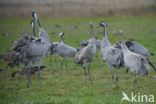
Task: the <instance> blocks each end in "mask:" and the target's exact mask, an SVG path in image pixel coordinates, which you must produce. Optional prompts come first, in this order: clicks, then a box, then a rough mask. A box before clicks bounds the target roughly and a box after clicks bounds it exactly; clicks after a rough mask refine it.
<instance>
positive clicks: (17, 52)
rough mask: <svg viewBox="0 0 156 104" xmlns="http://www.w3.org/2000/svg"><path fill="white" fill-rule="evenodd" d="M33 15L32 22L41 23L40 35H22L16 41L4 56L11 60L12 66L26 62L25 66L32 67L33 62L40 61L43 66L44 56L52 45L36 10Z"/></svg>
mask: <svg viewBox="0 0 156 104" xmlns="http://www.w3.org/2000/svg"><path fill="white" fill-rule="evenodd" d="M32 15H34V16H33V17H34V21H33V22H32V23H34V22H35V21H37V22H38V25H39V31H40V33H39V37H29V36H24V37H22V38H21V39H19V40H18V41H17V42H16V43H15V45H14V46H13V48H12V49H11V50H10V51H9V52H8V53H7V54H6V55H4V56H3V60H4V59H5V60H7V61H8V62H9V64H8V65H10V66H12V67H14V66H16V65H20V64H24V65H25V67H31V66H32V64H33V63H38V64H39V66H41V62H42V58H43V57H44V56H46V55H47V54H48V52H49V49H50V45H51V44H50V41H49V36H48V34H47V32H46V31H45V30H44V29H43V28H42V26H41V24H40V22H39V20H38V18H37V14H36V12H33V13H32ZM32 26H34V25H32ZM33 29H34V28H33Z"/></svg>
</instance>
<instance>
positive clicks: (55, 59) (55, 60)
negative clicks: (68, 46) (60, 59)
mask: <svg viewBox="0 0 156 104" xmlns="http://www.w3.org/2000/svg"><path fill="white" fill-rule="evenodd" d="M54 62H55V65H56V69H57V68H58V65H57V58H56V55H54Z"/></svg>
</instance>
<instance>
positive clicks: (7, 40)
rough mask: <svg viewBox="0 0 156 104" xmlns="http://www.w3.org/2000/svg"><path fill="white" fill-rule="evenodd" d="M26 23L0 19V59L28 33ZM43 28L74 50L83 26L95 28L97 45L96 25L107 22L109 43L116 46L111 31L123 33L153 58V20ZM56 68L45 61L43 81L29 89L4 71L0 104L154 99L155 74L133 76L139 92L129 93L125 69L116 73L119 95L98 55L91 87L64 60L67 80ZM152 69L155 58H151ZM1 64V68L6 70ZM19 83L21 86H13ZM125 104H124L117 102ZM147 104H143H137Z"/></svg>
mask: <svg viewBox="0 0 156 104" xmlns="http://www.w3.org/2000/svg"><path fill="white" fill-rule="evenodd" d="M30 20H31V19H21V18H18V19H14V18H13V19H0V54H4V53H5V52H7V51H8V50H9V48H10V47H11V46H12V44H13V42H14V41H15V40H17V39H18V38H19V37H21V36H22V34H23V33H25V32H29V33H31V26H30V22H29V21H30ZM40 21H41V23H42V24H43V27H44V28H45V29H46V30H47V32H48V33H49V36H50V39H51V41H59V37H58V34H59V32H62V31H63V32H65V43H66V44H69V45H71V46H74V47H78V46H79V42H80V41H81V40H83V39H88V23H89V22H90V21H92V22H94V23H95V33H96V36H97V37H98V38H99V39H101V40H102V36H101V35H100V33H101V31H102V29H101V28H100V27H99V26H98V23H99V22H100V21H106V22H107V23H108V24H109V25H110V27H108V35H109V38H110V41H111V42H112V43H116V42H117V41H118V40H119V37H117V36H114V35H112V31H114V30H118V29H122V30H123V31H124V32H125V37H126V39H129V38H133V39H134V40H135V41H137V42H140V43H142V44H143V45H144V46H145V47H147V48H148V49H149V50H150V51H152V52H153V53H155V54H156V24H155V23H156V18H155V16H143V17H128V16H125V17H106V18H104V17H101V18H63V19H52V18H51V19H50V18H47V19H44V18H41V19H40ZM57 60H58V64H57V65H56V64H55V63H54V57H53V56H50V57H46V58H45V59H44V65H46V66H47V68H46V69H45V70H44V71H43V72H42V79H41V80H38V79H37V78H35V77H33V78H32V86H31V87H30V88H27V87H26V80H25V79H20V78H11V73H12V72H13V71H15V70H21V69H20V68H14V69H11V68H9V69H7V70H5V71H3V72H0V79H1V81H0V104H120V102H121V98H122V92H123V91H124V92H125V93H127V94H128V95H130V94H131V92H134V93H136V94H137V93H141V94H147V95H151V94H152V95H154V96H155V97H156V78H155V76H156V75H155V74H156V73H155V72H154V71H153V70H152V69H151V70H149V75H148V76H147V77H146V78H143V77H142V76H138V81H139V88H138V89H134V88H133V85H132V78H131V75H130V73H129V74H128V78H126V74H125V69H120V70H119V74H120V78H119V84H120V88H119V89H112V88H111V87H110V81H111V76H110V74H109V71H108V67H107V66H106V65H105V64H103V63H102V61H101V55H100V52H99V62H98V61H96V58H95V59H94V61H93V63H92V65H91V78H92V83H89V82H88V83H85V81H84V76H83V70H82V68H80V66H77V65H75V64H74V63H73V60H72V59H69V60H68V68H69V74H68V75H67V74H66V73H65V72H63V73H61V70H60V62H59V61H60V58H59V57H57ZM151 60H152V61H153V62H154V63H155V64H156V55H155V56H152V57H151ZM5 65H6V64H5V63H4V62H0V67H1V68H4V67H5ZM19 80H20V81H21V83H20V84H18V82H19ZM122 104H129V102H126V101H125V102H122ZM133 104H135V103H133ZM140 104H147V103H140Z"/></svg>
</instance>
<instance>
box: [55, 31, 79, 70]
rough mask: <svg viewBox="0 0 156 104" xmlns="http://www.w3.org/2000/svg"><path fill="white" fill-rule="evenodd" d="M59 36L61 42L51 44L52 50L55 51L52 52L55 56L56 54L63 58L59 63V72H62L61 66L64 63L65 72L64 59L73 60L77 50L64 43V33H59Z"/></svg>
mask: <svg viewBox="0 0 156 104" xmlns="http://www.w3.org/2000/svg"><path fill="white" fill-rule="evenodd" d="M59 36H60V38H61V42H55V43H53V50H54V51H55V52H54V53H55V54H57V55H59V56H61V57H62V58H63V59H62V61H61V71H62V70H63V65H64V63H65V64H66V72H67V63H66V59H67V58H74V56H75V54H76V52H77V49H76V48H74V47H71V46H69V45H67V44H65V43H64V38H63V36H64V33H62V32H61V33H60V34H59ZM67 73H68V72H67Z"/></svg>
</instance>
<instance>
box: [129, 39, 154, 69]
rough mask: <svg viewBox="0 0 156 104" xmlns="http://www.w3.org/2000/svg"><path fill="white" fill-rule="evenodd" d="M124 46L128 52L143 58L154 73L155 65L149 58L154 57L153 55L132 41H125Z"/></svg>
mask: <svg viewBox="0 0 156 104" xmlns="http://www.w3.org/2000/svg"><path fill="white" fill-rule="evenodd" d="M126 46H127V47H128V49H129V50H130V51H132V52H134V53H137V54H140V55H142V56H144V57H145V58H146V60H147V62H148V64H149V65H150V66H151V67H152V68H153V69H154V70H155V71H156V67H155V65H154V64H153V63H152V62H151V60H150V56H151V55H154V54H153V53H151V52H149V50H148V49H146V48H145V47H144V46H143V45H142V44H140V43H138V42H135V41H132V40H128V41H126Z"/></svg>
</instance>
